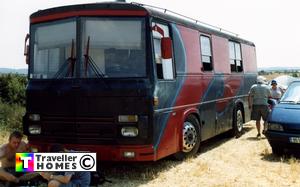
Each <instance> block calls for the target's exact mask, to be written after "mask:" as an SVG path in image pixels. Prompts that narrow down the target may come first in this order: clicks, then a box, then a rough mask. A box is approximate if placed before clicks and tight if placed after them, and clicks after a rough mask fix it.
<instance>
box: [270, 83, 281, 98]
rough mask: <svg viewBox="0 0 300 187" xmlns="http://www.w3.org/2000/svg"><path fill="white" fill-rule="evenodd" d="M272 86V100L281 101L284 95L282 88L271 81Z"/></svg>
mask: <svg viewBox="0 0 300 187" xmlns="http://www.w3.org/2000/svg"><path fill="white" fill-rule="evenodd" d="M271 86H272V88H271V96H272V99H275V100H277V101H279V99H280V98H281V96H282V94H283V90H282V89H281V88H280V87H277V82H276V80H272V81H271Z"/></svg>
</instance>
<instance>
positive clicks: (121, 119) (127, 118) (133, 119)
mask: <svg viewBox="0 0 300 187" xmlns="http://www.w3.org/2000/svg"><path fill="white" fill-rule="evenodd" d="M138 120H139V117H138V116H137V115H119V116H118V121H119V122H121V123H122V122H125V123H126V122H127V123H128V122H138Z"/></svg>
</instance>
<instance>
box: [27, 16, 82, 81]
mask: <svg viewBox="0 0 300 187" xmlns="http://www.w3.org/2000/svg"><path fill="white" fill-rule="evenodd" d="M33 35H34V36H33V37H34V38H33V68H32V69H33V71H31V73H30V78H35V79H48V78H53V77H54V76H55V75H56V74H57V72H59V71H61V74H63V75H66V76H67V73H68V72H67V71H68V62H67V59H68V58H69V57H70V55H71V50H72V49H71V48H72V41H73V42H74V45H76V22H75V21H60V22H57V23H55V24H42V25H36V26H34V27H33ZM75 49H76V47H74V48H73V50H74V51H73V52H74V55H75Z"/></svg>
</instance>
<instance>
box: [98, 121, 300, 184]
mask: <svg viewBox="0 0 300 187" xmlns="http://www.w3.org/2000/svg"><path fill="white" fill-rule="evenodd" d="M245 127H246V128H245V134H244V135H243V136H242V137H240V138H239V139H235V138H226V136H219V137H217V138H215V139H213V140H211V141H209V142H206V143H205V144H204V145H201V146H202V147H201V148H202V149H201V152H200V154H199V155H198V156H197V157H196V158H192V159H188V160H186V161H183V162H178V161H172V160H171V159H170V158H168V159H164V160H161V161H158V162H155V163H146V164H145V163H144V164H141V163H137V164H133V163H130V164H128V163H123V164H120V163H119V164H118V165H116V164H115V165H110V166H104V172H105V174H106V177H107V178H108V179H110V180H112V183H105V184H104V186H107V187H108V186H153V187H154V186H155V187H156V186H164V187H168V186H170V187H171V186H205V187H206V186H214V187H217V186H243V187H247V186H249V187H253V186H272V187H275V186H300V177H299V176H300V160H299V159H296V158H294V157H292V156H288V157H278V156H275V155H273V154H272V151H271V147H270V146H269V143H268V141H267V140H266V138H265V137H262V138H261V139H257V138H256V134H257V132H256V129H255V127H254V124H253V123H248V124H246V125H245ZM100 164H101V163H100Z"/></svg>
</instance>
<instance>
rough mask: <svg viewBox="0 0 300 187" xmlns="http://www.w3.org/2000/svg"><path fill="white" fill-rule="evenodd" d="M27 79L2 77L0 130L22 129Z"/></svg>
mask: <svg viewBox="0 0 300 187" xmlns="http://www.w3.org/2000/svg"><path fill="white" fill-rule="evenodd" d="M26 84H27V78H26V77H25V76H21V75H17V74H2V75H0V129H1V131H2V130H6V131H11V130H21V129H22V117H23V115H24V113H25V108H24V106H25V88H26Z"/></svg>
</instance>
